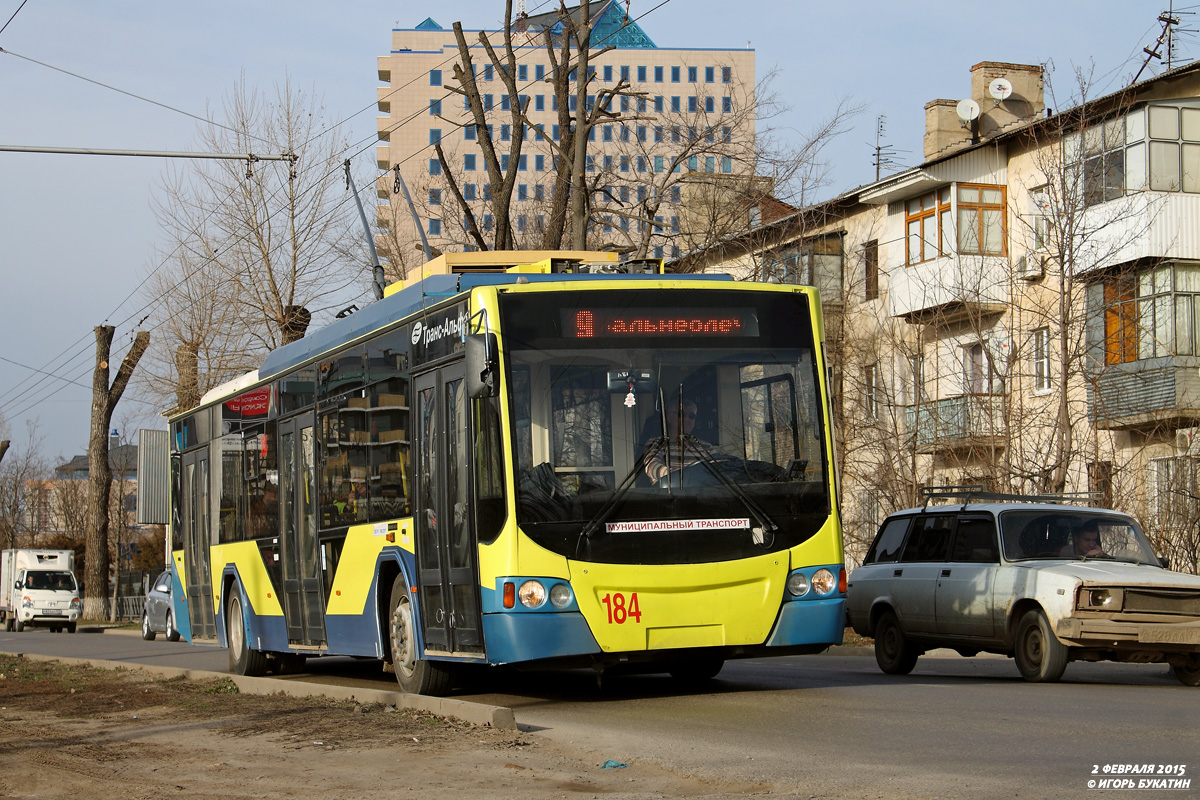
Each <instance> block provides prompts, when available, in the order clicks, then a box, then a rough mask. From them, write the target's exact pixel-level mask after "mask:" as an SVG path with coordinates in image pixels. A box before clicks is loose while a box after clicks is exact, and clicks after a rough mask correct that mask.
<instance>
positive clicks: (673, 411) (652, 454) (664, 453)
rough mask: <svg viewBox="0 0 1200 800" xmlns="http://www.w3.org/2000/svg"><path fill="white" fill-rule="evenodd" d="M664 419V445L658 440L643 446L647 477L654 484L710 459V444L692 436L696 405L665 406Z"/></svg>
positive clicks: (685, 402) (694, 425)
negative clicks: (665, 437) (665, 423)
mask: <svg viewBox="0 0 1200 800" xmlns="http://www.w3.org/2000/svg"><path fill="white" fill-rule="evenodd" d="M681 411H682V418H681V416H680V412H681ZM665 416H666V418H667V439H666V441H665V442H664V441H663V440H662V439H661V438H659V439H651V440H650V441H649V442H647V443H646V453H647V457H646V467H645V469H646V475H647V476H648V477H649V478H650V480H651V481H652V482H655V483H658V482H660V481H663V479H664V478H666V477H668V476H669V475H671V474H672V473H677V472H679V471H680V470H682V469H685V468H687V467H690V466H691V465H693V464H697V463H699V462H701V461H703V460H704V459H706V458H710V457H711V451H712V445H711V444H709V443H708V442H705V441H703V440H702V439H697V438H696V437H695V436H692V430H693V429H694V428H695V427H696V404H695V403H693V402H692V401H690V400H684V401H683V403H682V408H681V404H680V403H679V401H678V400H676V401H674V402H671V403H668V404H667V408H666V415H665ZM681 445H682V446H681Z"/></svg>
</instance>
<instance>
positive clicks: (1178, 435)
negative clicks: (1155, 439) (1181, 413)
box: [1175, 428, 1200, 455]
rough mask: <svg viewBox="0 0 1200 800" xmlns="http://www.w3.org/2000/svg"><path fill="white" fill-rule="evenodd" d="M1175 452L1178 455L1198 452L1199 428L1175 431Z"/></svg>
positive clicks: (1199, 446)
mask: <svg viewBox="0 0 1200 800" xmlns="http://www.w3.org/2000/svg"><path fill="white" fill-rule="evenodd" d="M1175 450H1176V451H1178V453H1179V454H1180V455H1189V454H1192V453H1195V452H1197V451H1200V428H1180V429H1179V430H1177V431H1175Z"/></svg>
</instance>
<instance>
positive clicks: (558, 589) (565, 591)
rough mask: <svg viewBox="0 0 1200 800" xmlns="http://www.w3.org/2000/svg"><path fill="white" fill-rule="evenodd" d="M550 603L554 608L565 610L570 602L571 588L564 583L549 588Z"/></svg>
mask: <svg viewBox="0 0 1200 800" xmlns="http://www.w3.org/2000/svg"><path fill="white" fill-rule="evenodd" d="M550 602H551V603H552V604H553V605H554V607H555V608H566V607H567V604H568V603H570V602H571V587H570V586H567V585H566V584H565V583H556V584H554V585H553V586H551V587H550Z"/></svg>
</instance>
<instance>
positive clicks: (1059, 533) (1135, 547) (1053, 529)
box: [1000, 509, 1158, 564]
mask: <svg viewBox="0 0 1200 800" xmlns="http://www.w3.org/2000/svg"><path fill="white" fill-rule="evenodd" d="M1000 529H1001V536H1002V538H1003V540H1004V556H1005V558H1007V559H1009V560H1010V561H1028V560H1031V559H1046V558H1053V559H1073V560H1088V559H1105V560H1109V561H1127V562H1130V563H1133V564H1158V559H1157V558H1156V557H1155V555H1154V549H1153V548H1152V547H1151V546H1150V543H1149V542H1148V541H1147V540H1146V535H1145V534H1144V533H1142V529H1141V528H1139V527H1138V524H1137V523H1136V522H1134V521H1133V519H1131V518H1129V517H1117V516H1113V515H1111V514H1103V515H1102V514H1089V513H1088V512H1086V511H1083V510H1079V509H1062V510H1029V509H1022V510H1014V511H1006V512H1004V513H1003V514H1002V515H1001V516H1000Z"/></svg>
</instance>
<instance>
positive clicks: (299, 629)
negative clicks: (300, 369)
mask: <svg viewBox="0 0 1200 800" xmlns="http://www.w3.org/2000/svg"><path fill="white" fill-rule="evenodd" d="M279 439H280V443H281V446H280V456H281V458H282V461H281V463H280V465H279V483H280V486H279V495H280V497H281V499H282V500H283V535H282V538H281V540H280V560H281V562H282V563H281V566H282V567H283V618H284V620H285V622H286V623H287V633H288V642H289V643H291V644H298V645H310V646H311V645H319V644H323V643H324V642H325V604H324V595H323V592H322V588H321V575H320V571H319V569H318V566H319V562H318V561H317V558H318V555H319V554H318V552H317V519H316V507H315V505H314V503H315V497H314V489H315V486H316V481H315V476H314V474H313V472H314V471H313V425H312V419H311V417H309V416H303V417H297V418H295V419H290V420H288V421H287V422H281V423H280V424H279Z"/></svg>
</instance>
